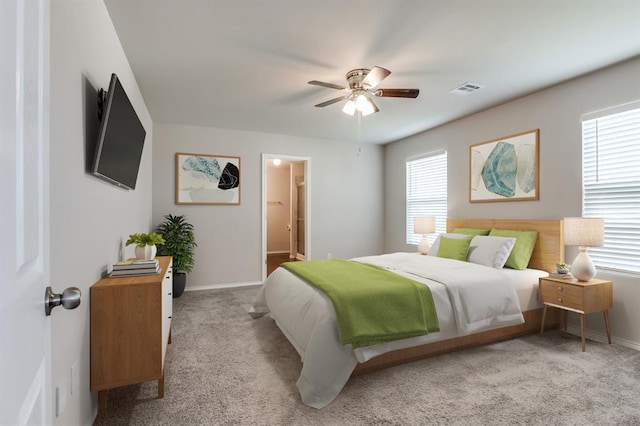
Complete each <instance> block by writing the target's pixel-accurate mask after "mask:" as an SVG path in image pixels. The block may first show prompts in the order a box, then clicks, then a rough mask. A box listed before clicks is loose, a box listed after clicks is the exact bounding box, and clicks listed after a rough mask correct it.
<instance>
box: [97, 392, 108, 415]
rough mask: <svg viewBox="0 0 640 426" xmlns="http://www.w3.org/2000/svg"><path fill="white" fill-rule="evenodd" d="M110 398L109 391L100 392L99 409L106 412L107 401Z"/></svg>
mask: <svg viewBox="0 0 640 426" xmlns="http://www.w3.org/2000/svg"><path fill="white" fill-rule="evenodd" d="M108 398H109V390H108V389H105V390H101V391H98V409H100V410H104V409H106V408H107V399H108Z"/></svg>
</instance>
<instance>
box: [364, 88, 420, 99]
mask: <svg viewBox="0 0 640 426" xmlns="http://www.w3.org/2000/svg"><path fill="white" fill-rule="evenodd" d="M419 93H420V90H419V89H378V90H376V91H375V92H374V93H373V94H374V95H376V96H380V97H381V98H417V97H418V94H419Z"/></svg>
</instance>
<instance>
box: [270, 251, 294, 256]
mask: <svg viewBox="0 0 640 426" xmlns="http://www.w3.org/2000/svg"><path fill="white" fill-rule="evenodd" d="M270 254H289V250H275V251H268V252H267V256H268V255H270Z"/></svg>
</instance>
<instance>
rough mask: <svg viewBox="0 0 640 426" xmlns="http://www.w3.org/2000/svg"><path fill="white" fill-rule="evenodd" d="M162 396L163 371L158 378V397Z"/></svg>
mask: <svg viewBox="0 0 640 426" xmlns="http://www.w3.org/2000/svg"><path fill="white" fill-rule="evenodd" d="M160 398H164V372H163V373H162V378H161V379H158V399H160Z"/></svg>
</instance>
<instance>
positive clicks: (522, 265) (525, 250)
mask: <svg viewBox="0 0 640 426" xmlns="http://www.w3.org/2000/svg"><path fill="white" fill-rule="evenodd" d="M489 236H491V237H512V238H515V239H516V243H515V244H514V245H513V249H512V250H511V254H510V255H509V258H508V259H507V263H505V264H504V267H505V268H511V269H519V270H522V269H526V268H527V266H528V265H529V259H531V254H532V253H533V248H534V247H535V246H536V240H537V239H538V231H511V230H508V229H495V228H494V229H492V230H491V232H489Z"/></svg>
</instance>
